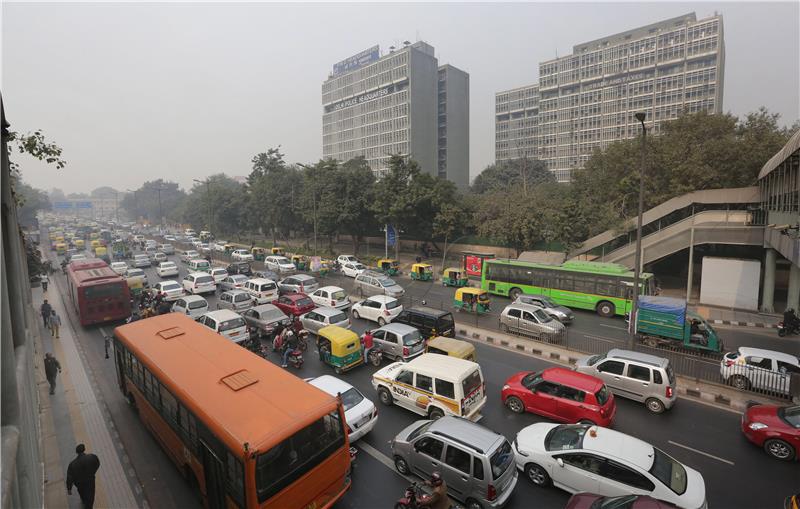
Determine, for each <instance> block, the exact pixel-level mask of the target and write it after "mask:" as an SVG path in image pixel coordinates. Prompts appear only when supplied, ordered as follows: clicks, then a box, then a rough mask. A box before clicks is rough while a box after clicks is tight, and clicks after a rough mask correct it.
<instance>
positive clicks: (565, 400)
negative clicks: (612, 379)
mask: <svg viewBox="0 0 800 509" xmlns="http://www.w3.org/2000/svg"><path fill="white" fill-rule="evenodd" d="M501 397H502V400H503V403H504V404H505V405H506V406H507V407H508V408H509V410H511V411H512V412H516V413H520V414H521V413H522V412H524V411H526V410H527V411H529V412H533V413H535V414H539V415H543V416H545V417H549V418H550V419H553V420H554V421H558V422H566V423H576V422H581V423H592V424H598V425H600V426H603V427H606V428H608V427H611V422H612V421H613V420H614V414H615V413H616V412H617V403H616V402H615V401H614V395H613V394H611V391H609V390H608V388H607V387H606V386H605V384H604V383H603V381H602V380H600V379H599V378H596V377H593V376H591V375H587V374H584V373H578V372H577V371H572V370H571V369H566V368H547V369H545V370H544V371H542V372H541V373H536V372H533V371H523V372H521V373H517V374H516V375H514V376H512V377H511V378H509V379H508V380H506V384H505V385H504V386H503V391H502V393H501Z"/></svg>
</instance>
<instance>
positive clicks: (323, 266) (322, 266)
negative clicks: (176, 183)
mask: <svg viewBox="0 0 800 509" xmlns="http://www.w3.org/2000/svg"><path fill="white" fill-rule="evenodd" d="M331 267H333V260H320V262H319V275H320V276H327V275H328V273H329V272H330V271H331Z"/></svg>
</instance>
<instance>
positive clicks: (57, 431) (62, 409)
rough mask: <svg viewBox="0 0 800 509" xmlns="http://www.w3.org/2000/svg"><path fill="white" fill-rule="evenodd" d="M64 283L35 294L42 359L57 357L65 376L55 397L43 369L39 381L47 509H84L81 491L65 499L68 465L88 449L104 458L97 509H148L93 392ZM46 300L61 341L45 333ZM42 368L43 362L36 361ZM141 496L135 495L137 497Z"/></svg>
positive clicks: (54, 280) (36, 290) (60, 377)
mask: <svg viewBox="0 0 800 509" xmlns="http://www.w3.org/2000/svg"><path fill="white" fill-rule="evenodd" d="M58 279H60V277H58V276H57V277H54V278H52V279H51V286H50V289H49V291H48V292H47V293H46V294H45V295H44V296H43V292H42V290H41V287H39V288H34V289H33V305H34V307H35V310H36V312H37V318H38V323H39V329H40V335H41V338H42V344H41V348H40V349H39V352H38V353H39V356H40V357H43V356H44V353H45V352H53V354H54V355H55V357H56V359H58V361H59V362H60V363H61V367H62V373H61V374H60V375H58V377H57V379H56V391H55V394H53V395H50V394H49V386H48V384H47V381H46V380H45V377H44V373H43V368H42V369H40V372H39V375H38V382H39V393H40V401H41V404H40V407H41V408H40V419H41V422H42V431H43V437H42V440H43V444H44V456H45V458H44V462H45V479H46V484H45V507H58V508H62V507H69V508H70V509H79V508H80V507H81V503H80V498H79V496H78V494H77V489H74V488H73V490H72V495H71V496H67V494H66V484H65V480H66V471H67V466H68V465H69V462H70V461H72V460H73V459H74V458H75V446H76V445H77V444H79V443H84V444H86V450H87V452H91V453H94V454H97V456H98V457H99V458H100V470H99V471H98V472H97V477H96V498H95V507H96V508H114V509H118V508H119V509H139V508H146V507H147V502H146V501H145V500H144V499H143V497H142V496H141V490H137V489H135V487H136V486H139V483H138V481H137V479H136V475H135V471H134V470H133V469H132V468H130V465H127V467H128V468H126V467H123V460H122V455H123V454H124V451H123V450H122V444H121V442H120V440H119V435H118V434H117V432H116V430H115V428H114V423H113V421H111V418H110V414H109V413H108V410H107V408H106V406H105V403H104V402H103V401H102V399H101V398H99V397H98V394H99V391H97V389H96V387H94V375H93V373H92V369H91V366H89V364H88V362H87V360H86V355H85V353H84V352H83V349H82V347H81V344H80V343H79V341H78V340H77V338H76V335H77V334H78V333H79V332H76V331H75V330H74V329H73V327H72V324H71V321H70V317H69V313H67V311H66V309H65V304H67V303H65V302H63V301H62V299H61V294H60V292H59V291H58V286H59V285H63V281H57V280H58ZM43 297H46V298H47V300H48V302H50V304H51V305H52V306H53V308H54V309H55V310H56V312H57V313H58V314H59V315H60V316H61V320H62V326H61V330H60V338H59V339H56V338H53V337H52V336H51V334H50V331H49V330H47V329H45V328H44V326H43V324H42V321H41V316H40V315H39V313H38V311H39V306H40V305H41V303H42V300H43ZM37 362H38V363H39V367H40V368H41V367H42V363H41V359H37ZM135 492H136V493H138V494H139V495H138V496H137V495H135V494H134V493H135Z"/></svg>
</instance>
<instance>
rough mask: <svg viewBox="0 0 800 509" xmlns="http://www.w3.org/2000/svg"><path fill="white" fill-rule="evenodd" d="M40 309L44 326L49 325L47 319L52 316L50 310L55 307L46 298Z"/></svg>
mask: <svg viewBox="0 0 800 509" xmlns="http://www.w3.org/2000/svg"><path fill="white" fill-rule="evenodd" d="M39 311H40V312H41V313H42V322H43V323H44V326H45V327H47V320H48V319H49V318H50V312H51V311H53V307H52V306H51V305H50V303H49V302H47V299H44V302H42V306H41V307H40V308H39Z"/></svg>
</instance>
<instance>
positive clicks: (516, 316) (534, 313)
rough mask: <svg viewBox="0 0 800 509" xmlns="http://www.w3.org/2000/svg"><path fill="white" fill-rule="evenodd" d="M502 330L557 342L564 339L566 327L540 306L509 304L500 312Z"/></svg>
mask: <svg viewBox="0 0 800 509" xmlns="http://www.w3.org/2000/svg"><path fill="white" fill-rule="evenodd" d="M500 330H501V331H503V332H513V333H515V334H521V335H523V336H532V337H534V338H537V339H543V340H547V341H550V342H555V341H561V340H562V339H563V334H564V330H565V329H564V324H563V323H561V322H559V321H558V320H556V319H554V318H553V317H552V316H550V315H548V314H547V313H546V312H545V311H544V310H543V309H542V308H540V307H539V306H532V305H530V304H509V305H508V306H506V308H505V309H504V310H503V312H502V313H500Z"/></svg>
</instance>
